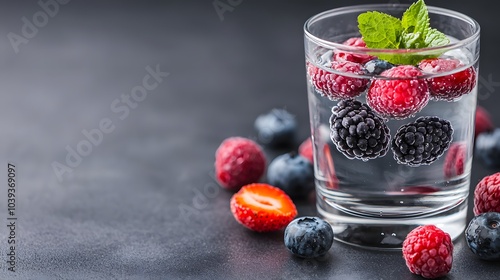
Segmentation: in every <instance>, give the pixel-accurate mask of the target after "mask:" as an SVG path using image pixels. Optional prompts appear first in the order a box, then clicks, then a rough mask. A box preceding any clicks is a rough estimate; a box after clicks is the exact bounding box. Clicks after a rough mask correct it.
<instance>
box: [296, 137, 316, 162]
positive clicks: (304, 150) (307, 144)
mask: <svg viewBox="0 0 500 280" xmlns="http://www.w3.org/2000/svg"><path fill="white" fill-rule="evenodd" d="M299 155H301V156H303V157H305V158H306V159H307V160H309V161H310V162H311V163H313V161H314V157H313V144H312V140H311V137H308V138H307V139H306V140H304V142H302V144H300V146H299Z"/></svg>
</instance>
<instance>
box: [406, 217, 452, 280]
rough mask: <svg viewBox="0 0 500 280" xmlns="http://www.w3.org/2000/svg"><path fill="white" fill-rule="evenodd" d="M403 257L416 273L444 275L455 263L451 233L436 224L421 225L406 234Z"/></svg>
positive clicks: (429, 275)
mask: <svg viewBox="0 0 500 280" xmlns="http://www.w3.org/2000/svg"><path fill="white" fill-rule="evenodd" d="M403 258H404V259H405V261H406V266H407V267H408V268H409V269H410V271H411V272H412V273H414V274H417V275H420V276H422V277H424V278H438V277H441V276H444V275H446V274H448V272H450V270H451V266H452V264H453V243H452V242H451V238H450V235H449V234H448V233H446V232H444V231H442V230H441V229H439V228H438V227H436V226H434V225H425V226H419V227H417V228H415V229H414V230H412V231H411V232H410V233H408V235H407V236H406V239H405V241H404V242H403Z"/></svg>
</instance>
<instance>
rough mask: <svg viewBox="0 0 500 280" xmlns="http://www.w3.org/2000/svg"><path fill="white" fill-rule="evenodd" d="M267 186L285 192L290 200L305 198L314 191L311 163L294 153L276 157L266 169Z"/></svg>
mask: <svg viewBox="0 0 500 280" xmlns="http://www.w3.org/2000/svg"><path fill="white" fill-rule="evenodd" d="M267 181H268V183H269V184H271V185H273V186H275V187H278V188H280V189H282V190H283V191H285V193H287V194H288V195H289V196H291V197H292V198H306V197H307V195H308V194H309V192H311V191H312V190H314V168H313V165H312V163H311V162H310V161H309V160H308V159H306V158H305V157H303V156H301V155H297V154H295V153H288V154H283V155H281V156H278V157H276V158H275V159H274V160H273V161H272V162H271V164H269V167H268V169H267Z"/></svg>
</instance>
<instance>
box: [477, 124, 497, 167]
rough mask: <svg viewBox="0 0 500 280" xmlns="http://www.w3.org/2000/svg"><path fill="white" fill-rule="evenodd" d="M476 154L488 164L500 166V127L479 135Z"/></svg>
mask: <svg viewBox="0 0 500 280" xmlns="http://www.w3.org/2000/svg"><path fill="white" fill-rule="evenodd" d="M475 155H476V156H477V157H478V158H479V159H481V160H482V161H483V162H484V163H485V164H486V165H487V166H490V167H499V166H500V128H497V129H495V130H494V131H493V132H492V133H481V134H479V135H478V136H477V139H476V153H475Z"/></svg>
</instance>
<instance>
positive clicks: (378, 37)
mask: <svg viewBox="0 0 500 280" xmlns="http://www.w3.org/2000/svg"><path fill="white" fill-rule="evenodd" d="M358 27H359V32H360V33H361V35H362V36H363V40H364V41H365V43H366V46H367V47H368V48H371V49H398V48H399V47H400V39H401V33H402V32H403V26H402V25H401V21H400V20H399V19H397V18H395V17H393V16H390V15H388V14H384V13H380V12H366V13H362V14H360V15H359V16H358Z"/></svg>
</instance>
